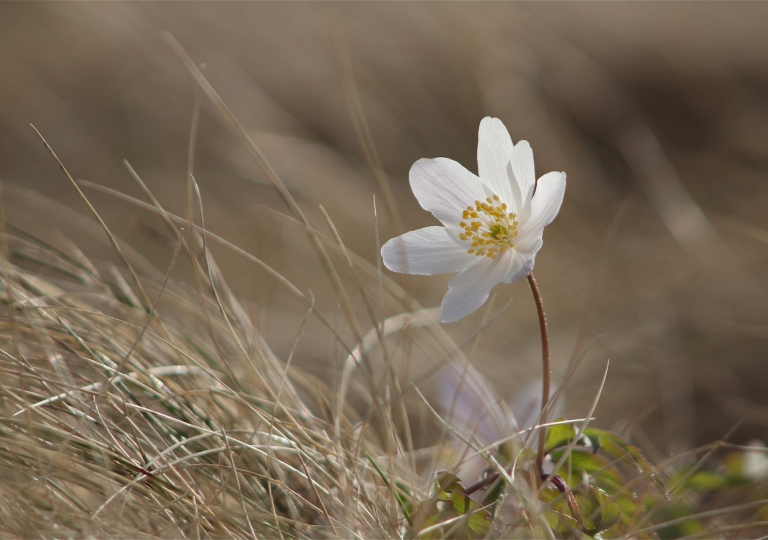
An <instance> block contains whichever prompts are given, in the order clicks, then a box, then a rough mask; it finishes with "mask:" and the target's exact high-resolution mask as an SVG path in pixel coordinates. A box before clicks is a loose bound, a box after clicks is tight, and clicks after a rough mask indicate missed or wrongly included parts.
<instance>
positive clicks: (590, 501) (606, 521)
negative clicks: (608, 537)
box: [575, 486, 621, 536]
mask: <svg viewBox="0 0 768 540" xmlns="http://www.w3.org/2000/svg"><path fill="white" fill-rule="evenodd" d="M575 497H576V502H577V504H578V505H579V509H580V510H581V514H582V518H583V523H582V525H583V526H584V529H585V530H586V532H587V533H588V534H590V535H592V536H594V535H596V534H597V533H599V532H600V531H604V530H606V529H608V528H610V527H612V526H613V525H615V524H616V523H618V522H619V520H620V519H621V508H620V507H619V505H618V503H617V502H616V501H615V500H613V498H611V496H610V495H608V493H606V492H605V491H603V490H601V489H599V488H596V487H592V486H590V487H589V488H588V489H587V491H586V492H581V493H577V494H575Z"/></svg>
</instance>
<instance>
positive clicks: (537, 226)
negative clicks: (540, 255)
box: [519, 172, 565, 236]
mask: <svg viewBox="0 0 768 540" xmlns="http://www.w3.org/2000/svg"><path fill="white" fill-rule="evenodd" d="M564 194H565V173H564V172H551V173H547V174H545V175H544V176H542V177H541V178H539V182H538V184H537V185H536V192H535V193H534V195H533V200H532V201H531V216H530V217H529V218H528V220H527V221H525V222H524V223H521V225H520V229H519V234H520V236H528V235H532V236H538V235H540V234H541V230H542V229H543V228H544V227H546V226H547V225H549V224H550V223H552V220H553V219H555V216H556V215H557V212H558V211H559V210H560V205H561V204H562V202H563V195H564Z"/></svg>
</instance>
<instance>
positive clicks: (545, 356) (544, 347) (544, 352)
mask: <svg viewBox="0 0 768 540" xmlns="http://www.w3.org/2000/svg"><path fill="white" fill-rule="evenodd" d="M528 284H529V285H530V286H531V292H532V293H533V299H534V301H535V302H536V311H538V312H539V328H540V329H541V363H542V367H543V370H544V377H543V383H544V384H543V388H542V390H541V418H540V420H539V423H541V424H546V423H547V413H546V410H547V403H548V402H549V386H550V383H549V334H548V333H547V315H546V314H545V313H544V302H542V300H541V293H540V292H539V287H538V285H536V279H535V278H534V277H533V272H531V273H530V274H528ZM546 439H547V430H546V429H545V428H540V429H539V450H538V452H537V453H536V470H537V471H538V472H539V474H542V475H543V474H544V471H543V469H542V465H543V463H544V443H545V441H546Z"/></svg>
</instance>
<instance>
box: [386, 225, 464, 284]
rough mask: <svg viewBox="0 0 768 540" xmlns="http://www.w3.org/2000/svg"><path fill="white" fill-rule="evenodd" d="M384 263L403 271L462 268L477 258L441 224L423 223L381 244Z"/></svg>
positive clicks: (443, 271) (454, 269)
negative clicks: (414, 229)
mask: <svg viewBox="0 0 768 540" xmlns="http://www.w3.org/2000/svg"><path fill="white" fill-rule="evenodd" d="M381 256H382V258H383V259H384V265H385V266H386V267H387V268H389V269H390V270H392V271H393V272H402V273H405V274H426V275H432V274H447V273H451V272H461V271H462V270H464V269H466V268H467V267H468V266H469V265H470V264H472V263H473V262H475V259H476V258H477V257H476V256H474V255H470V254H469V253H467V250H466V248H465V247H464V246H462V245H461V244H459V242H458V241H457V240H454V239H453V238H451V236H450V235H449V234H448V232H447V231H446V230H445V228H443V227H425V228H423V229H418V230H416V231H410V232H407V233H405V234H403V235H400V236H398V237H397V238H392V239H391V240H390V241H389V242H387V243H386V244H384V246H383V247H382V248H381Z"/></svg>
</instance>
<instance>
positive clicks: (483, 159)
mask: <svg viewBox="0 0 768 540" xmlns="http://www.w3.org/2000/svg"><path fill="white" fill-rule="evenodd" d="M513 148H514V147H513V145H512V138H511V137H510V136H509V132H508V131H507V128H505V127H504V124H502V123H501V120H499V119H498V118H491V117H490V116H486V117H485V118H483V119H482V121H481V122H480V131H479V133H478V139H477V172H478V174H479V175H480V180H482V181H483V183H485V184H487V185H488V187H490V189H491V191H493V193H492V194H496V195H498V196H499V198H500V199H501V200H502V201H503V202H505V203H507V204H510V203H511V201H512V200H513V199H512V191H511V189H510V185H509V182H510V179H509V176H508V175H507V163H509V160H510V159H511V158H512V150H513ZM492 194H491V195H492Z"/></svg>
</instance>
